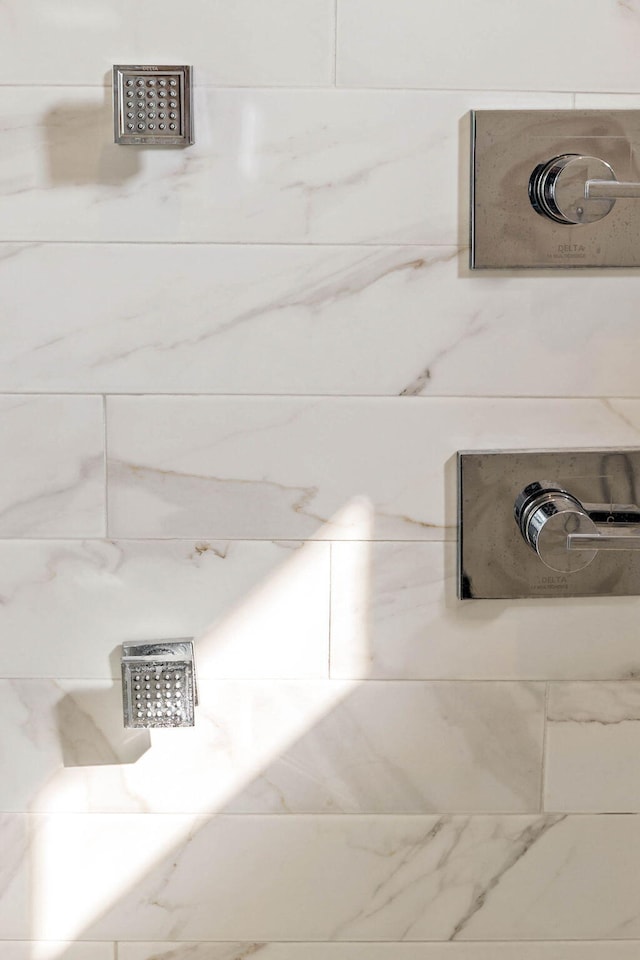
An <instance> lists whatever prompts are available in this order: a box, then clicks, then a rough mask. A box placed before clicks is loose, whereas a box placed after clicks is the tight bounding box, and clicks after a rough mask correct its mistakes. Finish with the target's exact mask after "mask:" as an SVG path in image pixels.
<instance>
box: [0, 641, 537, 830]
mask: <svg viewBox="0 0 640 960" xmlns="http://www.w3.org/2000/svg"><path fill="white" fill-rule="evenodd" d="M197 655H198V645H197V644H196V661H197ZM199 700H200V702H199V706H198V708H197V711H196V713H197V718H196V720H197V722H196V726H195V728H194V729H193V730H190V731H189V736H188V739H187V738H186V737H185V735H184V732H183V731H163V732H162V733H161V734H156V733H155V732H154V733H153V734H152V737H151V740H149V737H148V736H145V737H140V738H138V741H136V738H135V737H131V736H130V735H128V734H127V732H126V731H124V730H123V728H122V723H121V689H120V684H119V683H115V684H112V683H110V682H108V681H102V682H98V681H93V682H92V683H89V682H87V681H80V680H76V681H70V680H66V681H52V680H12V681H9V680H3V681H0V731H1V733H0V749H1V750H2V754H3V756H4V758H5V762H6V764H7V766H8V769H10V770H11V776H10V777H8V778H6V779H5V780H3V781H2V782H0V809H5V810H19V809H24V810H27V809H28V810H31V811H47V810H50V811H57V812H73V811H78V812H82V811H84V812H95V813H101V812H136V811H138V812H141V813H143V812H146V813H163V812H173V813H186V812H193V813H213V812H216V811H224V812H227V813H238V814H248V813H256V814H257V813H275V814H295V813H317V814H340V813H354V814H357V813H390V814H391V813H407V814H421V813H430V812H459V811H472V810H473V811H480V810H484V811H487V812H493V811H496V812H497V811H501V812H513V813H520V812H535V811H537V810H538V807H539V799H540V774H541V759H542V715H543V705H544V685H543V684H528V683H524V684H505V683H479V684H469V683H412V684H407V683H365V684H359V683H356V682H349V681H335V680H334V681H328V680H324V681H318V680H316V681H310V680H295V681H294V680H288V681H286V680H260V681H257V680H241V681H240V680H239V681H232V680H226V681H224V680H217V681H212V680H207V679H201V680H200V682H199ZM185 747H188V749H185ZM452 758H453V759H454V762H452ZM167 770H171V772H172V776H171V778H170V781H169V782H168V781H167Z"/></svg>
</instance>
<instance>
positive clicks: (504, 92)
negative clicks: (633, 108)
mask: <svg viewBox="0 0 640 960" xmlns="http://www.w3.org/2000/svg"><path fill="white" fill-rule="evenodd" d="M336 8H337V0H336ZM22 88H24V89H29V90H38V89H43V90H48V89H56V88H60V89H63V90H64V89H71V90H74V89H80V90H82V89H85V90H107V91H109V90H111V88H112V85H111V83H110V82H107V83H81V82H77V83H51V82H46V81H42V82H40V83H0V89H3V90H16V89H18V90H19V89H22ZM196 89H199V90H255V91H258V92H261V91H263V90H264V91H267V92H273V93H298V92H301V93H315V92H318V93H331V92H336V88H335V87H334V86H333V85H331V84H325V83H307V84H304V83H302V84H295V83H290V84H287V83H272V84H270V83H257V82H256V83H222V82H219V81H218V82H215V83H214V82H213V81H211V82H209V81H199V82H198V83H197V85H196ZM345 91H346V92H347V93H393V94H399V95H401V94H403V93H406V92H407V91H408V92H409V93H424V94H438V93H466V94H469V96H471V97H482V96H486V95H491V96H493V95H496V94H498V95H500V96H506V97H508V96H530V97H550V96H561V97H571V96H576V95H578V96H617V97H633V96H639V95H640V91H629V90H580V91H578V93H577V94H576V92H575V91H573V90H556V89H550V90H548V89H545V90H532V89H530V88H526V87H517V88H511V87H471V86H462V87H425V86H422V87H420V86H410V85H404V84H402V85H395V86H389V85H385V84H381V85H375V84H365V85H358V84H355V83H354V84H348V85H346V86H340V87H338V88H337V92H345Z"/></svg>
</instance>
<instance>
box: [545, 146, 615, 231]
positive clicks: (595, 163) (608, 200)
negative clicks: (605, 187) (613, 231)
mask: <svg viewBox="0 0 640 960" xmlns="http://www.w3.org/2000/svg"><path fill="white" fill-rule="evenodd" d="M590 181H596V182H597V183H598V184H600V185H602V184H603V183H604V182H610V183H611V184H612V185H616V184H617V183H618V181H617V179H616V175H615V173H614V172H613V169H612V168H611V167H610V166H609V164H608V163H605V161H604V160H599V159H598V158H597V157H584V156H581V155H580V154H578V153H565V154H563V155H562V156H559V157H553V159H552V160H548V161H547V163H541V164H539V165H538V166H537V167H536V168H535V170H534V171H533V173H532V174H531V178H530V180H529V199H530V201H531V204H532V206H533V208H534V210H536V212H537V213H539V214H540V215H541V216H543V217H548V218H549V219H550V220H555V221H556V223H568V224H575V223H596V222H597V221H598V220H602V219H603V217H606V216H607V214H609V213H611V211H612V210H613V207H614V205H615V202H616V201H615V199H613V198H612V197H604V196H600V197H598V198H594V197H590V196H588V190H587V184H588V183H589V182H590ZM605 192H606V191H605Z"/></svg>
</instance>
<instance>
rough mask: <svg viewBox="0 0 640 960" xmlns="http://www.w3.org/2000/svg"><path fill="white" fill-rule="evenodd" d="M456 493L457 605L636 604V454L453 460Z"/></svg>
mask: <svg viewBox="0 0 640 960" xmlns="http://www.w3.org/2000/svg"><path fill="white" fill-rule="evenodd" d="M546 478H552V479H550V480H547V479H546ZM458 491H459V499H458V595H459V596H460V597H461V598H462V599H465V600H467V599H499V598H501V599H505V598H517V597H529V598H532V597H595V596H628V595H633V594H637V595H640V450H555V451H554V450H542V451H538V450H513V451H505V450H499V451H484V452H482V451H477V452H474V451H472V452H464V453H459V454H458ZM514 518H515V519H514Z"/></svg>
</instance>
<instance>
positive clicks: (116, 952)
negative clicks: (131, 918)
mask: <svg viewBox="0 0 640 960" xmlns="http://www.w3.org/2000/svg"><path fill="white" fill-rule="evenodd" d="M119 956H120V948H119V945H118V941H117V940H114V941H113V960H118V958H119Z"/></svg>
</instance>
